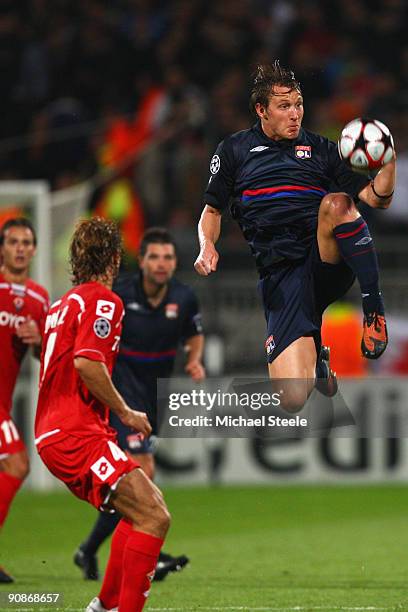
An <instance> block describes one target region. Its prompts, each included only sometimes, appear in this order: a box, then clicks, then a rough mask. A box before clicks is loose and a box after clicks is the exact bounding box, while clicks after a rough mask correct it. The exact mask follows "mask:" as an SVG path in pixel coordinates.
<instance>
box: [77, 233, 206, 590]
mask: <svg viewBox="0 0 408 612" xmlns="http://www.w3.org/2000/svg"><path fill="white" fill-rule="evenodd" d="M176 265H177V258H176V249H175V244H174V241H173V239H172V237H171V235H170V234H169V233H168V231H167V230H165V229H163V228H151V229H150V230H147V231H146V233H145V234H144V236H143V239H142V242H141V246H140V257H139V266H140V273H137V274H121V275H120V276H119V278H118V279H117V281H116V282H115V284H114V286H113V290H114V291H115V292H116V293H117V294H118V295H119V296H120V297H121V299H122V301H123V304H124V307H125V317H124V319H123V331H122V338H121V343H120V347H119V355H118V360H117V362H116V365H115V368H114V371H113V375H112V380H113V381H114V384H115V386H116V388H117V389H118V390H119V392H120V393H121V394H122V396H123V397H124V398H125V400H126V402H127V403H128V405H129V406H131V407H133V408H134V409H135V410H139V411H142V412H146V414H147V415H148V417H149V421H150V423H151V425H152V428H153V434H154V433H156V425H157V422H156V421H157V413H156V409H157V391H156V385H157V380H158V379H159V378H161V379H163V378H164V379H166V378H169V377H170V376H171V375H172V372H173V369H174V362H175V358H176V353H177V350H178V348H179V346H180V345H182V346H183V347H184V350H185V351H186V364H185V371H186V373H187V374H188V375H189V376H191V378H192V379H193V380H195V381H200V380H202V379H203V378H204V377H205V370H204V367H203V365H202V361H201V359H202V353H203V347H204V336H203V333H202V326H201V316H200V312H199V306H198V301H197V298H196V296H195V294H194V292H193V291H192V290H191V289H190V288H189V287H187V285H184V284H183V283H181V282H179V281H178V280H176V279H175V278H173V274H174V272H175V270H176ZM111 425H112V426H113V427H114V428H115V429H116V430H117V432H118V442H119V445H120V446H121V447H122V448H123V449H124V450H125V451H126V452H127V453H129V454H131V455H132V456H134V457H135V458H136V459H137V461H138V463H139V464H140V465H141V466H142V468H143V469H144V471H145V473H146V474H147V475H148V476H149V477H150V478H151V479H153V477H154V467H155V466H154V457H153V454H152V453H153V445H152V442H151V440H150V439H148V440H143V439H142V438H141V436H140V435H139V434H138V433H137V432H135V431H134V430H132V429H129V428H127V427H125V426H124V425H123V424H122V423H121V421H119V419H116V418H115V417H114V416H113V415H112V416H111ZM119 519H120V517H118V516H117V514H110V515H109V514H102V513H101V514H100V515H99V517H98V519H97V521H96V524H95V526H94V528H93V530H92V532H91V534H90V535H89V537H88V538H87V540H86V541H85V542H83V543H82V544H81V545H80V547H79V549H78V551H77V552H76V553H75V557H74V561H75V563H76V564H77V565H79V567H81V568H82V570H83V573H84V577H85V578H87V579H91V580H96V579H97V578H98V566H97V558H96V552H97V550H98V548H99V546H100V545H101V544H102V542H104V541H105V539H106V538H107V537H109V535H110V534H111V533H112V532H113V530H114V529H115V526H116V524H117V523H118V521H119ZM187 562H188V559H187V557H185V556H184V555H182V556H180V557H172V556H171V555H167V554H166V553H161V555H160V557H159V562H158V564H157V569H156V576H155V579H156V580H160V579H163V578H164V577H165V576H166V575H167V573H168V572H169V571H175V570H178V569H181V567H183V566H184V565H185V564H186V563H187Z"/></svg>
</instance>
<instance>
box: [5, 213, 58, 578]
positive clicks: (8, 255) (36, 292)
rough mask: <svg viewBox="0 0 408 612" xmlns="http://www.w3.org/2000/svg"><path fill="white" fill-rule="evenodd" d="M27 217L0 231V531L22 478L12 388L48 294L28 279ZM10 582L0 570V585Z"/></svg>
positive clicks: (38, 330)
mask: <svg viewBox="0 0 408 612" xmlns="http://www.w3.org/2000/svg"><path fill="white" fill-rule="evenodd" d="M36 242H37V241H36V236H35V231H34V228H33V227H32V225H31V223H30V222H29V221H28V219H25V218H22V217H18V218H14V219H9V220H8V221H6V222H5V223H4V225H3V226H2V228H1V230H0V346H1V351H0V370H1V378H0V528H1V527H2V526H3V524H4V521H5V520H6V516H7V514H8V511H9V508H10V505H11V502H12V501H13V499H14V496H15V494H16V493H17V491H18V489H19V488H20V486H21V485H22V483H23V480H24V478H25V477H26V476H27V474H28V470H29V461H28V454H27V450H26V447H25V445H24V442H23V440H22V439H21V436H20V433H19V431H18V429H17V427H16V425H15V424H14V422H13V419H12V417H11V414H10V413H11V406H12V397H13V392H14V387H15V385H16V380H17V376H18V373H19V371H20V367H21V363H22V361H23V358H24V356H25V354H26V353H27V351H28V349H29V348H30V347H32V348H33V351H34V354H35V355H36V356H37V357H39V355H40V348H41V336H42V330H43V328H44V322H45V317H46V314H47V310H48V305H49V302H48V293H47V291H46V290H45V289H44V287H41V285H38V284H37V283H35V282H34V281H33V280H31V279H30V278H28V271H29V266H30V262H31V259H32V257H33V256H34V254H35V250H36ZM8 582H13V579H12V578H11V576H9V575H8V574H7V573H6V572H5V571H4V570H3V569H2V568H0V583H8Z"/></svg>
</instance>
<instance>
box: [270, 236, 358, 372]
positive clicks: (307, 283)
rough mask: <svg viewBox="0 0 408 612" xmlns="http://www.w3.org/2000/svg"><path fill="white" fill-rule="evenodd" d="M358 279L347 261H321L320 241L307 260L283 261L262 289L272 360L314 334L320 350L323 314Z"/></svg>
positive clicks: (313, 246)
mask: <svg viewBox="0 0 408 612" xmlns="http://www.w3.org/2000/svg"><path fill="white" fill-rule="evenodd" d="M354 279H355V276H354V273H353V272H352V270H351V269H350V268H349V266H348V265H347V264H346V263H345V262H344V261H342V262H340V263H339V264H329V263H324V262H322V261H321V259H320V255H319V249H318V246H317V240H316V241H315V242H314V243H313V245H312V247H311V249H310V251H309V254H308V256H307V257H306V259H304V260H302V261H301V262H283V263H282V264H279V265H277V266H275V267H274V269H273V270H272V271H271V272H270V273H269V274H268V275H267V276H266V277H265V278H262V279H261V280H260V281H259V285H258V288H259V291H260V293H261V296H262V300H263V306H264V311H265V318H266V322H267V339H266V341H265V350H266V357H267V361H268V363H272V361H274V359H276V357H277V356H278V355H280V353H282V351H284V350H285V349H286V348H287V347H288V346H289V345H290V344H292V342H294V341H295V340H297V339H298V338H301V337H303V336H313V338H314V340H315V344H316V351H317V352H319V351H320V346H321V335H320V330H321V325H322V314H323V312H324V310H325V309H326V308H327V306H328V305H329V304H331V303H332V302H335V301H336V300H338V299H339V298H341V297H342V296H343V295H344V294H345V293H346V292H347V291H348V290H349V289H350V287H351V285H352V284H353V282H354Z"/></svg>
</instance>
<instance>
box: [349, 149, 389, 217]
mask: <svg viewBox="0 0 408 612" xmlns="http://www.w3.org/2000/svg"><path fill="white" fill-rule="evenodd" d="M395 178H396V160H395V155H394V159H393V160H391V161H390V162H388V164H385V165H384V166H383V167H382V168H381V170H380V171H379V172H378V174H377V176H376V177H375V179H374V180H373V181H371V183H369V184H368V185H366V187H364V189H362V190H361V191H360V193H359V194H358V197H359V199H360V200H361V201H362V202H365V203H366V204H368V205H369V206H371V207H372V208H388V207H389V205H390V204H391V201H392V196H393V193H394V188H395Z"/></svg>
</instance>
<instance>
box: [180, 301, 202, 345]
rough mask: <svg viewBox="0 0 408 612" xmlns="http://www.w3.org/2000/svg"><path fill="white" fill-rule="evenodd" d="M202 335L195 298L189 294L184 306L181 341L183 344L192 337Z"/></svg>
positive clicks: (199, 315)
mask: <svg viewBox="0 0 408 612" xmlns="http://www.w3.org/2000/svg"><path fill="white" fill-rule="evenodd" d="M202 333H203V326H202V322H201V313H200V309H199V304H198V300H197V297H196V296H195V294H194V293H193V292H190V293H189V296H188V301H187V304H186V314H185V317H184V321H183V328H182V331H181V338H182V341H183V342H185V341H186V340H187V339H188V338H191V337H192V336H198V335H200V334H202Z"/></svg>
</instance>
